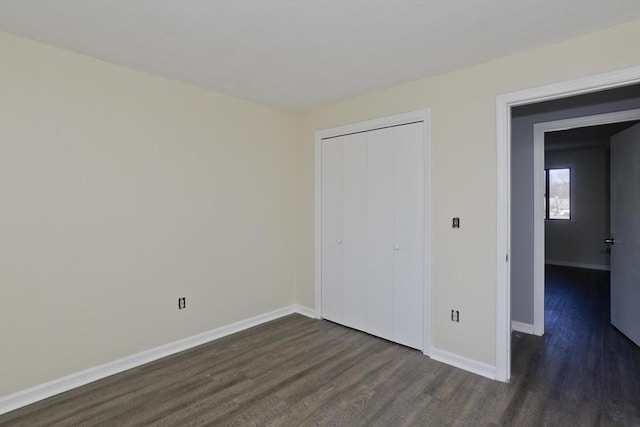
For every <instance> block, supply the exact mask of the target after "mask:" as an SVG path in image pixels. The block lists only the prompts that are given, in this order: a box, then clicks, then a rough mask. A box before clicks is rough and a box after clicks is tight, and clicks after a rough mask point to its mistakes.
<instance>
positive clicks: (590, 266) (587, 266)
mask: <svg viewBox="0 0 640 427" xmlns="http://www.w3.org/2000/svg"><path fill="white" fill-rule="evenodd" d="M544 264H549V265H558V266H560V267H573V268H585V269H587V270H600V271H611V268H610V267H609V266H608V265H602V264H588V263H584V262H573V261H561V260H554V259H548V260H546V261H545V262H544ZM542 268H543V269H544V265H543V266H542ZM543 286H544V283H543ZM542 304H543V305H542V309H543V310H544V300H543V301H542ZM534 308H535V306H534Z"/></svg>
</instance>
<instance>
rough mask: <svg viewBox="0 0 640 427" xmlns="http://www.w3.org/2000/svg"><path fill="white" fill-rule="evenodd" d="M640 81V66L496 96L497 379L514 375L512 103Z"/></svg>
mask: <svg viewBox="0 0 640 427" xmlns="http://www.w3.org/2000/svg"><path fill="white" fill-rule="evenodd" d="M638 82H640V66H635V67H629V68H625V69H623V70H618V71H612V72H609V73H604V74H599V75H596V76H589V77H585V78H581V79H576V80H571V81H568V82H561V83H555V84H551V85H547V86H542V87H537V88H533V89H526V90H521V91H516V92H511V93H507V94H504V95H498V96H497V97H496V144H497V168H498V170H497V173H498V176H497V215H496V218H497V230H496V237H497V244H496V266H497V271H496V379H498V380H500V381H508V380H509V378H510V377H511V355H510V353H511V350H510V349H511V333H510V332H511V331H510V329H511V324H510V323H511V322H510V316H511V301H510V292H511V278H510V263H509V262H505V258H506V257H507V256H509V251H510V248H511V224H510V222H509V219H510V215H511V199H510V185H511V168H510V150H511V107H515V106H517V105H524V104H532V103H536V102H541V101H548V100H551V99H557V98H565V97H569V96H575V95H580V94H583V93H589V92H595V91H598V90H603V89H609V88H614V87H620V86H626V85H631V84H635V83H638Z"/></svg>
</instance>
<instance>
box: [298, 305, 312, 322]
mask: <svg viewBox="0 0 640 427" xmlns="http://www.w3.org/2000/svg"><path fill="white" fill-rule="evenodd" d="M293 311H294V312H296V313H298V314H302V315H303V316H307V317H310V318H312V319H315V318H316V311H315V310H314V309H313V308H309V307H305V306H304V305H298V304H295V305H294V306H293Z"/></svg>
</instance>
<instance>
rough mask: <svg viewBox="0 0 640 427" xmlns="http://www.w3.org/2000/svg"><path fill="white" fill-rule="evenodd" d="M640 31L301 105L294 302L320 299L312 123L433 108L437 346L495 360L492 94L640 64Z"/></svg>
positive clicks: (634, 26) (633, 28)
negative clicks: (454, 224) (454, 317)
mask: <svg viewBox="0 0 640 427" xmlns="http://www.w3.org/2000/svg"><path fill="white" fill-rule="evenodd" d="M637 40H640V21H634V22H631V23H629V24H625V25H622V26H618V27H614V28H611V29H608V30H605V31H601V32H597V33H593V34H590V35H587V36H583V37H580V38H576V39H571V40H568V41H565V42H562V43H558V44H555V45H552V46H548V47H545V48H541V49H538V50H534V51H530V52H526V53H522V54H517V55H512V56H509V57H505V58H502V59H500V60H496V61H493V62H489V63H485V64H482V65H478V66H474V67H469V68H465V69H461V70H458V71H455V72H451V73H447V74H444V75H440V76H437V77H434V78H429V79H424V80H419V81H415V82H411V83H407V84H404V85H401V86H397V87H393V88H391V89H388V90H382V91H377V92H373V93H371V94H368V95H365V96H360V97H356V98H351V99H347V100H344V101H342V102H339V103H336V104H333V105H329V106H326V107H322V108H318V109H315V110H313V111H309V112H307V113H306V114H304V115H303V116H302V118H301V124H300V127H301V129H300V134H301V139H300V145H299V147H298V162H299V164H298V171H299V175H298V209H299V210H298V215H299V216H298V249H297V250H298V273H297V275H298V280H297V283H298V294H297V298H298V302H299V303H300V304H304V305H308V306H312V305H313V304H314V301H313V165H314V158H313V156H314V151H313V144H314V132H315V131H316V130H319V129H324V128H328V127H334V126H338V125H342V124H346V123H352V122H357V121H362V120H367V119H372V118H376V117H381V116H386V115H391V114H397V113H401V112H405V111H411V110H416V109H420V108H431V122H432V130H431V141H432V171H431V176H432V194H431V200H432V205H433V208H432V224H431V226H432V236H433V240H432V248H433V260H432V265H433V271H432V281H433V287H432V310H431V313H432V325H433V326H432V341H433V346H434V347H436V348H439V349H442V350H446V351H449V352H452V353H456V354H458V355H461V356H463V357H467V358H470V359H473V360H476V361H479V362H483V363H486V364H489V365H495V309H496V307H495V301H496V286H495V285H496V267H495V265H496V187H497V181H496V179H497V172H496V156H497V153H496V124H495V123H496V118H495V110H496V96H497V95H499V94H502V93H508V92H512V91H515V90H520V89H526V88H531V87H537V86H541V85H545V84H550V83H555V82H560V81H564V80H569V79H575V78H579V77H584V76H589V75H594V74H598V73H603V72H607V71H611V70H616V69H621V68H625V67H629V66H637V65H640V53H639V51H638V49H637ZM416 54H419V52H417V53H416ZM454 216H459V217H460V219H461V228H460V229H459V230H453V229H451V228H450V223H451V217H454ZM513 227H517V224H514V225H513ZM452 308H456V309H458V310H460V313H461V314H460V317H461V320H460V323H453V322H451V321H450V320H449V315H450V310H451V309H452Z"/></svg>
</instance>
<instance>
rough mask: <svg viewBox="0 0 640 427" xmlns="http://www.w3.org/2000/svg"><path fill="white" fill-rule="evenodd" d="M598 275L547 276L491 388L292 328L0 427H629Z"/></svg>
mask: <svg viewBox="0 0 640 427" xmlns="http://www.w3.org/2000/svg"><path fill="white" fill-rule="evenodd" d="M608 307H609V284H608V274H607V273H603V272H592V271H587V270H579V269H568V268H558V267H547V290H546V335H545V336H544V337H535V336H529V335H525V334H520V333H514V334H513V366H512V376H513V378H512V381H511V383H510V384H503V383H499V382H496V381H492V380H489V379H486V378H483V377H480V376H477V375H474V374H470V373H467V372H465V371H462V370H460V369H456V368H452V367H450V366H447V365H445V364H442V363H439V362H435V361H432V360H430V359H429V358H427V357H424V356H422V354H421V353H420V352H418V351H415V350H411V349H408V348H406V347H402V346H399V345H395V344H392V343H389V342H387V341H384V340H382V339H378V338H375V337H371V336H369V335H367V334H364V333H360V332H357V331H354V330H351V329H348V328H344V327H342V326H338V325H335V324H333V323H330V322H327V321H319V320H312V319H308V318H305V317H303V316H299V315H291V316H287V317H285V318H282V319H278V320H275V321H273V322H269V323H267V324H263V325H261V326H258V327H255V328H252V329H250V330H247V331H244V332H241V333H238V334H235V335H232V336H228V337H225V338H223V339H220V340H217V341H215V342H212V343H209V344H205V345H202V346H200V347H197V348H194V349H191V350H188V351H185V352H183V353H180V354H176V355H173V356H169V357H166V358H164V359H161V360H159V361H156V362H153V363H150V364H147V365H144V366H141V367H138V368H135V369H131V370H129V371H127V372H123V373H121V374H118V375H114V376H111V377H109V378H105V379H103V380H100V381H97V382H95V383H92V384H89V385H86V386H84V387H80V388H78V389H75V390H71V391H69V392H66V393H63V394H60V395H58V396H54V397H52V398H49V399H46V400H44V401H41V402H38V403H35V404H33V405H30V406H27V407H24V408H21V409H18V410H16V411H13V412H10V413H8V414H5V415H3V416H0V424H1V425H3V426H4V425H7V426H8V425H28V426H44V425H46V426H49V425H69V426H80V425H113V426H126V425H162V426H165V425H166V426H183V425H229V426H231V425H236V426H252V425H259V426H268V425H273V426H299V425H311V426H313V425H335V426H358V425H367V426H369V425H375V426H430V425H443V426H451V425H461V426H462V425H465V426H495V425H514V426H528V425H530V426H541V425H549V426H570V425H576V426H590V425H594V426H597V425H602V426H615V425H620V426H640V349H639V348H638V347H637V346H635V345H634V344H633V343H631V342H630V341H629V340H628V339H626V338H625V337H624V336H623V335H622V334H620V333H619V332H618V331H617V330H616V329H615V328H613V327H612V326H611V325H610V323H609V308H608Z"/></svg>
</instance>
